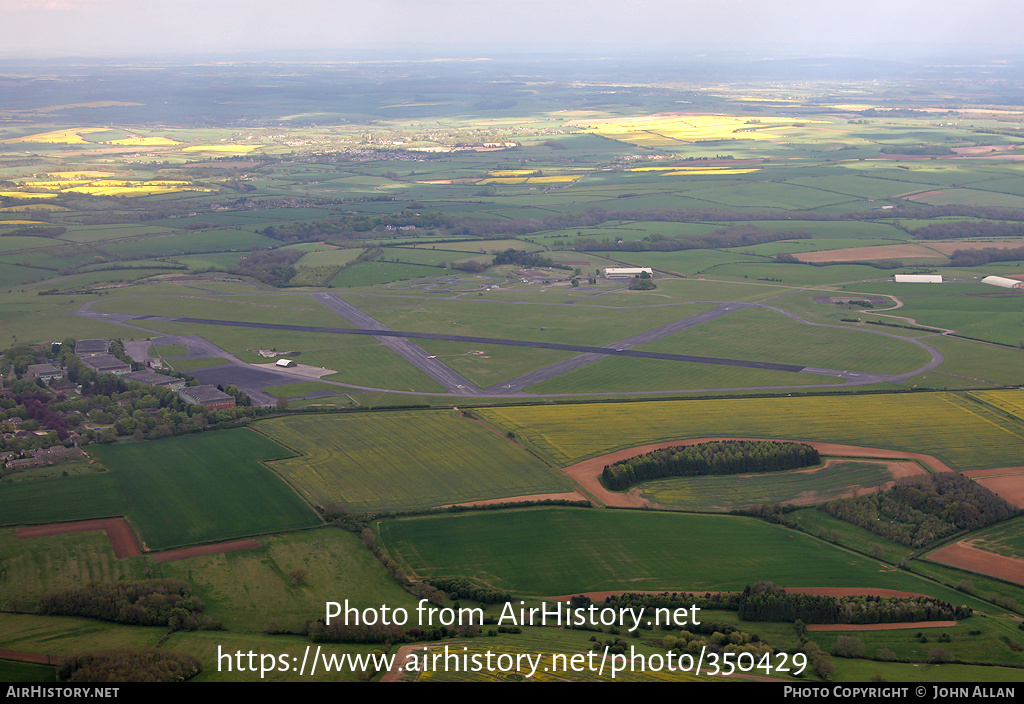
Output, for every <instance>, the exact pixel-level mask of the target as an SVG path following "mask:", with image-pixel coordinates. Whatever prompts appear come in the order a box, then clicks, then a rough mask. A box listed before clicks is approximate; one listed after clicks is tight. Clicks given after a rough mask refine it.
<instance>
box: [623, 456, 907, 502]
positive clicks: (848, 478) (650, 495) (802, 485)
mask: <svg viewBox="0 0 1024 704" xmlns="http://www.w3.org/2000/svg"><path fill="white" fill-rule="evenodd" d="M892 479H893V476H892V474H891V473H890V472H889V470H888V468H887V467H886V466H885V465H884V464H879V463H875V462H855V461H850V460H847V461H837V462H832V463H829V464H828V465H827V466H825V467H822V468H820V469H816V470H810V471H792V472H773V473H770V474H750V475H743V476H704V477H672V478H669V479H660V480H657V481H651V482H644V483H643V484H641V485H640V490H641V492H642V496H643V497H644V498H645V499H647V500H649V501H652V502H654V503H655V504H657V505H659V506H670V507H675V508H681V509H685V510H687V511H733V510H735V509H741V508H747V507H749V506H753V505H755V504H793V503H820V502H823V501H831V500H832V499H837V498H840V497H843V496H849V495H852V494H855V493H856V492H857V491H858V490H863V489H868V490H870V489H873V488H876V487H879V486H881V485H882V484H885V483H886V482H890V481H892Z"/></svg>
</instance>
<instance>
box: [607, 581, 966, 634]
mask: <svg viewBox="0 0 1024 704" xmlns="http://www.w3.org/2000/svg"><path fill="white" fill-rule="evenodd" d="M604 603H605V606H606V607H615V608H619V607H633V608H636V607H643V608H645V609H657V608H667V609H675V608H679V607H680V606H688V605H691V604H692V605H695V606H697V607H698V608H700V609H702V610H720V611H736V612H737V613H738V615H739V617H740V619H742V620H744V621H788V622H794V623H795V622H797V621H802V622H804V623H843V624H847V623H848V624H871V623H912V622H918V621H947V620H959V619H965V618H968V617H969V616H971V614H972V613H973V611H972V610H971V609H970V608H969V607H967V606H953V605H952V604H950V603H949V602H947V601H942V600H941V599H935V598H933V597H928V596H913V597H895V596H885V597H883V596H867V595H861V596H830V595H812V594H790V593H788V592H786V590H785V589H784V588H782V587H779V586H776V585H775V584H773V583H772V582H756V583H754V584H749V585H747V586H746V587H745V588H744V589H743V591H742V592H718V593H711V592H708V593H706V594H703V595H701V594H685V593H676V592H673V593H669V592H664V593H662V594H641V593H627V594H619V595H611V596H609V597H607V598H606V599H605V602H604ZM686 628H687V629H688V630H690V631H691V632H694V633H696V632H700V631H699V629H695V628H694V627H692V626H687V627H686Z"/></svg>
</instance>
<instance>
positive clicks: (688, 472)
mask: <svg viewBox="0 0 1024 704" xmlns="http://www.w3.org/2000/svg"><path fill="white" fill-rule="evenodd" d="M820 462H821V455H820V454H819V453H818V451H817V450H816V449H814V448H813V447H811V446H810V445H806V444H804V443H796V442H776V441H754V440H721V441H715V442H702V443H698V444H696V445H682V446H680V447H669V448H665V449H662V450H655V451H654V452H648V453H647V454H645V455H640V456H638V457H632V458H630V459H626V460H622V461H620V462H616V463H615V464H611V465H608V466H606V467H605V468H604V472H602V474H601V482H602V483H603V484H604V485H605V486H606V487H607V488H609V489H611V490H612V491H622V490H624V489H627V488H629V487H630V486H632V485H633V484H637V483H639V482H643V481H647V480H649V479H661V478H662V477H681V476H697V475H704V474H746V473H751V472H782V471H785V470H789V469H799V468H801V467H810V466H812V465H816V464H819V463H820Z"/></svg>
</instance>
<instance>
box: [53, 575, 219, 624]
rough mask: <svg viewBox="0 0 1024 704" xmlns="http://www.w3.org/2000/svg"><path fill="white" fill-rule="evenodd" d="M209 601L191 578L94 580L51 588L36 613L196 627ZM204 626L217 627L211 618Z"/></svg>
mask: <svg viewBox="0 0 1024 704" xmlns="http://www.w3.org/2000/svg"><path fill="white" fill-rule="evenodd" d="M204 609H205V605H204V604H203V602H202V601H201V600H200V599H199V597H195V596H192V587H191V586H190V585H189V584H188V583H187V582H182V581H179V580H173V579H144V580H139V581H134V582H93V583H91V584H88V585H86V586H84V587H72V588H70V589H63V590H60V591H53V592H47V593H46V594H44V595H43V596H42V598H41V599H40V600H39V604H38V605H37V606H36V613H37V614H40V615H56V616H85V617H88V618H98V619H100V620H102V621H114V622H115V623H128V624H132V625H135V626H169V627H170V628H171V629H172V630H186V631H194V630H196V629H198V628H199V627H200V625H201V624H200V617H201V614H202V612H203V610H204ZM202 626H203V627H204V628H208V629H210V628H212V629H216V628H218V627H219V624H216V623H214V622H212V621H210V620H205V621H204V622H203V623H202Z"/></svg>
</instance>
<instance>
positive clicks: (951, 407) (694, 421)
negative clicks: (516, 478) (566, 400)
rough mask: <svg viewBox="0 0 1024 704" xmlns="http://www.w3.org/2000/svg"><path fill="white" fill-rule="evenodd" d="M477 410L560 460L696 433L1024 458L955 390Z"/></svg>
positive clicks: (1010, 462) (995, 420)
mask: <svg viewBox="0 0 1024 704" xmlns="http://www.w3.org/2000/svg"><path fill="white" fill-rule="evenodd" d="M975 393H981V392H975ZM984 393H985V394H999V393H1001V392H984ZM1005 393H1006V394H1007V396H1006V397H1005V398H1004V397H999V398H998V400H999V402H1000V403H1003V404H1008V403H1009V399H1010V398H1011V396H1010V394H1011V393H1019V392H1005ZM989 398H995V397H994V396H990V397H989ZM986 400H989V399H988V398H987V399H986ZM1018 412H1021V413H1024V409H1022V410H1020V411H1018ZM478 413H479V414H480V415H481V416H483V418H484V419H485V420H486V421H487V422H489V423H492V424H494V425H496V426H498V427H499V428H500V429H501V430H502V432H507V431H512V432H514V433H515V434H516V436H517V437H518V438H521V439H522V440H525V441H527V442H529V443H530V444H531V445H533V446H534V447H537V448H538V449H540V450H541V451H542V452H544V453H546V454H547V455H549V456H550V457H551V458H552V459H554V460H555V461H557V462H560V463H562V464H564V465H569V464H572V463H573V462H578V461H580V460H582V459H586V458H587V457H594V456H597V455H601V454H604V453H606V452H611V451H612V450H617V449H621V448H626V447H633V446H636V445H642V444H645V443H653V442H662V441H668V440H676V439H686V438H701V437H748V438H777V439H785V440H817V441H822V442H837V443H842V444H848V445H857V446H860V447H881V448H891V449H894V450H903V451H908V452H923V453H926V454H929V455H934V456H936V457H938V458H940V459H942V460H944V461H945V462H946V463H948V464H949V465H950V466H951V467H953V468H954V469H984V468H989V467H1009V466H1015V465H1019V464H1020V458H1021V457H1022V456H1024V431H1021V430H1020V428H1019V426H1018V425H1017V424H1015V423H1013V422H1012V421H1009V420H1007V419H1000V417H999V416H998V415H997V414H996V413H995V412H991V413H986V412H985V411H984V409H979V408H977V406H976V404H973V403H972V402H970V401H967V400H966V399H964V398H963V397H962V396H960V395H958V394H953V393H927V394H877V395H870V396H867V395H865V396H838V397H825V396H823V397H806V398H798V397H793V398H745V399H708V400H682V401H650V402H644V403H592V404H581V405H573V406H569V405H566V406H512V407H508V408H489V409H481V410H479V411H478Z"/></svg>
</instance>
